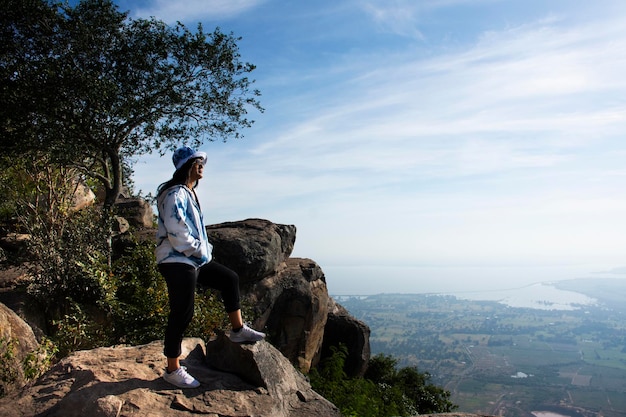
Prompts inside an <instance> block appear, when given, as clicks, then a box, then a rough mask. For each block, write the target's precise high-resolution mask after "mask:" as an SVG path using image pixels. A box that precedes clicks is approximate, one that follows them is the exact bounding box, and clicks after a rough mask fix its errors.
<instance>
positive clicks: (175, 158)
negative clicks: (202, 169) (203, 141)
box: [172, 146, 206, 171]
mask: <svg viewBox="0 0 626 417" xmlns="http://www.w3.org/2000/svg"><path fill="white" fill-rule="evenodd" d="M196 158H202V164H203V165H204V164H206V153H205V152H198V151H195V150H193V149H191V148H190V147H188V146H183V147H182V148H178V149H176V150H175V151H174V155H172V162H173V163H174V166H175V167H176V170H177V171H178V170H179V169H180V168H181V167H182V166H183V165H185V162H187V161H189V160H190V159H196Z"/></svg>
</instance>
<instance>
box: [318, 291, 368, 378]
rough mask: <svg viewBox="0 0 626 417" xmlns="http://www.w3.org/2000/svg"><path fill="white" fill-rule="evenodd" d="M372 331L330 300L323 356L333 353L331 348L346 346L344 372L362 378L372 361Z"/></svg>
mask: <svg viewBox="0 0 626 417" xmlns="http://www.w3.org/2000/svg"><path fill="white" fill-rule="evenodd" d="M369 337H370V329H369V327H368V326H367V325H366V324H365V323H363V322H362V321H360V320H357V319H356V318H354V317H352V316H351V315H350V313H348V311H347V310H346V309H345V308H343V307H342V306H341V305H339V304H337V302H336V301H335V300H333V299H330V300H329V306H328V319H327V321H326V327H325V328H324V342H323V346H322V351H321V356H322V357H328V356H330V355H331V354H332V353H331V351H330V348H331V346H339V345H340V344H343V345H345V346H346V347H347V348H348V356H347V357H346V362H345V367H344V371H345V372H346V374H347V375H348V376H356V377H360V376H363V375H364V374H365V371H366V370H367V364H368V362H369V359H370V353H371V352H370V342H369Z"/></svg>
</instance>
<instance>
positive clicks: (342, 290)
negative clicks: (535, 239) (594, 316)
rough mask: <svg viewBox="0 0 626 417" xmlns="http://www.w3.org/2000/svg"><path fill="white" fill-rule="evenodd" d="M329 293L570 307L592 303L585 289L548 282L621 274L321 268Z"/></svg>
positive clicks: (591, 269)
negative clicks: (432, 296) (578, 290)
mask: <svg viewBox="0 0 626 417" xmlns="http://www.w3.org/2000/svg"><path fill="white" fill-rule="evenodd" d="M323 270H324V274H325V275H326V283H327V286H328V291H329V293H330V294H333V295H373V294H384V293H387V294H451V295H455V296H456V297H458V298H463V299H469V300H485V301H498V302H501V303H503V304H506V305H509V306H511V307H526V308H538V309H546V310H572V309H577V308H584V307H585V306H589V305H593V304H595V303H596V300H594V299H593V298H590V297H588V296H586V295H584V294H580V293H576V292H573V291H564V290H560V289H558V288H556V287H555V286H554V285H553V283H555V282H558V281H562V280H570V279H577V278H586V279H593V278H626V274H624V271H620V272H619V273H612V272H610V269H609V268H607V267H606V266H604V267H603V266H594V265H574V266H548V267H546V266H539V267H528V266H505V267H476V266H470V267H467V266H464V267H432V266H425V267H395V266H394V267H381V266H348V267H346V266H339V267H332V266H331V267H323Z"/></svg>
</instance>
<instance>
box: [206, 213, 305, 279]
mask: <svg viewBox="0 0 626 417" xmlns="http://www.w3.org/2000/svg"><path fill="white" fill-rule="evenodd" d="M206 229H207V234H208V236H209V241H211V243H212V244H213V256H214V258H215V260H216V261H217V262H219V263H221V264H223V265H226V266H228V267H229V268H231V269H232V270H234V271H236V272H237V273H238V274H239V278H240V282H241V284H242V285H243V286H246V285H249V284H251V283H254V282H256V281H259V280H261V279H263V278H265V277H268V276H270V275H272V274H275V273H276V272H278V270H279V268H280V266H281V265H282V264H283V262H285V260H286V259H287V258H289V256H290V255H291V251H293V246H294V244H295V241H296V227H295V226H293V225H284V224H274V223H272V222H270V221H268V220H262V219H247V220H243V221H238V222H228V223H221V224H216V225H213V226H207V228H206Z"/></svg>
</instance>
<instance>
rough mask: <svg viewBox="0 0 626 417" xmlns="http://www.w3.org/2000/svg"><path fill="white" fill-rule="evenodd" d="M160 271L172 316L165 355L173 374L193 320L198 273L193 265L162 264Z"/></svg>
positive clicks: (169, 319) (167, 333) (167, 332)
mask: <svg viewBox="0 0 626 417" xmlns="http://www.w3.org/2000/svg"><path fill="white" fill-rule="evenodd" d="M159 271H160V272H161V274H162V275H163V277H164V278H165V282H166V283H167V291H168V296H169V305H170V314H169V317H168V320H167V328H166V329H165V342H164V344H165V348H164V351H163V353H164V354H165V356H166V357H167V358H168V359H167V367H168V371H170V372H171V371H175V370H176V369H178V368H179V367H180V363H179V360H178V357H179V356H180V354H181V343H182V340H183V334H184V333H185V330H186V329H187V326H189V323H190V322H191V319H192V318H193V305H194V295H195V290H196V280H197V272H196V269H195V268H194V267H192V266H191V265H186V264H180V263H172V264H167V263H166V264H160V265H159Z"/></svg>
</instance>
